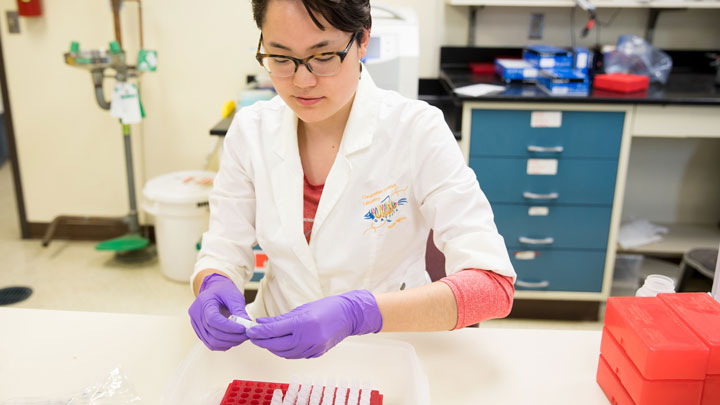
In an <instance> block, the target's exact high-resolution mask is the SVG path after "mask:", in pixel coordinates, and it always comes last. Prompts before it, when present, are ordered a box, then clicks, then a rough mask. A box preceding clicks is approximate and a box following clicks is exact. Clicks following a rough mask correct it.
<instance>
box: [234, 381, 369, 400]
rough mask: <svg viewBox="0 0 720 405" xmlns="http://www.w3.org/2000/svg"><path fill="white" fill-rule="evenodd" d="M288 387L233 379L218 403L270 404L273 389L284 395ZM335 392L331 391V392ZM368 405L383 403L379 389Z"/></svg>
mask: <svg viewBox="0 0 720 405" xmlns="http://www.w3.org/2000/svg"><path fill="white" fill-rule="evenodd" d="M289 387H290V385H289V384H281V383H272V382H264V381H248V380H233V382H231V383H230V384H228V387H227V390H225V396H223V399H222V402H220V405H270V401H271V400H272V396H273V393H274V392H275V390H277V389H279V390H282V392H283V396H285V393H286V392H287V390H288V388H289ZM348 391H349V390H348ZM335 392H336V391H333V393H335ZM321 400H322V398H321ZM370 405H383V396H382V395H380V392H379V391H377V390H372V391H371V392H370Z"/></svg>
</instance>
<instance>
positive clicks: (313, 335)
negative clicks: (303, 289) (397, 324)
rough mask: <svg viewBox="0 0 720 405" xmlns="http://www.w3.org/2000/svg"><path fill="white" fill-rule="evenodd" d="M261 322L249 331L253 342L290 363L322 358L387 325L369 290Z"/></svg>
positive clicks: (319, 301)
mask: <svg viewBox="0 0 720 405" xmlns="http://www.w3.org/2000/svg"><path fill="white" fill-rule="evenodd" d="M257 322H258V325H256V326H253V327H252V328H250V329H248V331H247V336H248V337H249V338H250V340H251V341H252V342H253V343H254V344H255V345H257V346H260V347H262V348H265V349H268V350H269V351H271V352H272V353H274V354H276V355H278V356H280V357H284V358H286V359H303V358H304V359H309V358H313V357H320V356H321V355H323V354H324V353H325V352H327V351H328V350H330V349H331V348H332V347H333V346H335V345H336V344H338V343H340V341H342V340H343V339H345V338H346V337H348V336H351V335H363V334H366V333H377V332H379V331H380V329H382V325H383V321H382V315H381V314H380V308H378V305H377V301H376V300H375V297H374V296H373V295H372V293H370V291H368V290H354V291H350V292H347V293H345V294H340V295H333V296H330V297H325V298H322V299H319V300H317V301H313V302H310V303H307V304H305V305H301V306H299V307H297V308H295V309H293V310H292V311H290V312H288V313H286V314H283V315H280V316H275V317H271V318H258V319H257Z"/></svg>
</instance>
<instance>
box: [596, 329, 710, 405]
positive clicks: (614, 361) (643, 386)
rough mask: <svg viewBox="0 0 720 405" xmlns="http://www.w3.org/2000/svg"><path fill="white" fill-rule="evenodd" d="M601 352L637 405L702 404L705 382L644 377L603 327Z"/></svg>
mask: <svg viewBox="0 0 720 405" xmlns="http://www.w3.org/2000/svg"><path fill="white" fill-rule="evenodd" d="M600 353H602V355H603V357H604V358H605V360H606V361H607V364H608V366H609V367H610V370H612V371H613V372H614V373H615V375H616V376H617V378H618V379H619V380H620V382H621V383H622V385H623V387H624V388H625V389H626V390H627V392H628V394H630V396H631V397H632V399H633V401H635V403H636V404H637V405H646V404H647V405H677V404H687V405H690V404H696V405H697V404H699V403H700V398H701V397H702V392H703V383H704V381H703V380H702V379H700V380H649V379H647V378H645V377H643V376H642V374H641V373H640V370H638V368H637V367H635V364H633V362H632V361H631V360H630V358H629V357H628V356H627V354H626V353H625V351H624V350H623V349H622V347H620V345H619V344H618V342H617V340H615V338H614V337H613V336H612V333H611V332H610V331H608V329H607V328H603V335H602V341H601V343H600Z"/></svg>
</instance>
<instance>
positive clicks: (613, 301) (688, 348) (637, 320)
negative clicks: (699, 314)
mask: <svg viewBox="0 0 720 405" xmlns="http://www.w3.org/2000/svg"><path fill="white" fill-rule="evenodd" d="M669 314H672V311H671V310H670V309H669V308H668V306H667V305H666V304H665V303H664V302H662V301H661V300H660V299H658V298H656V297H610V298H608V301H607V308H606V311H605V326H606V327H607V329H608V330H609V331H610V333H612V336H613V337H614V338H615V339H616V340H617V342H618V344H619V346H620V347H622V349H623V350H624V352H625V353H626V354H627V356H628V358H629V359H630V360H631V361H632V362H633V363H634V364H635V366H636V367H637V368H638V370H639V371H640V373H641V374H642V376H643V377H645V378H646V379H648V380H704V379H705V374H706V373H705V370H706V368H707V361H708V358H709V355H710V350H709V349H708V348H707V346H705V343H703V341H702V340H700V338H698V337H697V336H695V334H694V333H693V332H692V331H691V330H690V329H689V328H688V327H687V326H685V324H684V323H683V322H682V321H680V320H679V319H678V318H677V317H676V316H669ZM621 379H622V377H621Z"/></svg>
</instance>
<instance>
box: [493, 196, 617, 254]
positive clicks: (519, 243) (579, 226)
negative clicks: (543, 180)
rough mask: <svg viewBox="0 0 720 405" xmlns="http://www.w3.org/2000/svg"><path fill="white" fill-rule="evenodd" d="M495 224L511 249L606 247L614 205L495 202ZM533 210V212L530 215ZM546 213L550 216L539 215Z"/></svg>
mask: <svg viewBox="0 0 720 405" xmlns="http://www.w3.org/2000/svg"><path fill="white" fill-rule="evenodd" d="M492 209H493V212H494V214H495V224H496V225H497V227H498V231H499V232H500V234H501V235H502V236H503V237H504V238H505V244H506V245H507V246H508V248H517V249H533V248H538V247H539V248H542V247H553V248H566V249H603V250H604V249H605V248H606V247H607V240H608V233H609V229H610V215H611V213H612V208H611V207H609V206H608V207H588V206H585V207H573V206H552V207H551V206H534V205H509V204H494V205H493V206H492ZM530 213H532V214H533V215H530ZM539 214H546V215H539Z"/></svg>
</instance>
